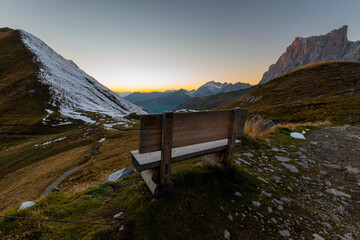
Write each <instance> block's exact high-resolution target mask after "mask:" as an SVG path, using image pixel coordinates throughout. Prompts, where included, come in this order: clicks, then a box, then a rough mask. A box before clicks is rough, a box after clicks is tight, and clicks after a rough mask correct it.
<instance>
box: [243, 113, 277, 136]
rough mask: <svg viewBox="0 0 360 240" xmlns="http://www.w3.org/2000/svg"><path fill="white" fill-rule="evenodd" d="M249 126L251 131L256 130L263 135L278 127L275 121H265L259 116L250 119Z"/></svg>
mask: <svg viewBox="0 0 360 240" xmlns="http://www.w3.org/2000/svg"><path fill="white" fill-rule="evenodd" d="M248 126H249V127H250V129H256V131H257V132H260V133H262V132H265V131H267V130H270V129H272V128H274V127H275V126H276V125H275V123H274V122H273V121H271V120H265V119H263V118H262V117H260V116H259V115H257V116H255V117H253V118H252V119H250V121H249V122H248Z"/></svg>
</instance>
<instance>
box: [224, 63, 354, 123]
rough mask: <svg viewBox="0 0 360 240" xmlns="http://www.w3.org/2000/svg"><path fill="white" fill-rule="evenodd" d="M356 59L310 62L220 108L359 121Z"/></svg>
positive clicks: (290, 118)
mask: <svg viewBox="0 0 360 240" xmlns="http://www.w3.org/2000/svg"><path fill="white" fill-rule="evenodd" d="M359 99H360V63H350V62H328V63H314V64H310V65H307V66H304V67H301V68H298V69H296V70H293V71H291V72H289V73H287V74H284V75H282V76H280V77H278V78H275V79H273V80H271V81H270V82H268V83H266V84H264V85H262V86H261V87H259V88H258V89H255V90H254V91H252V92H250V93H248V94H247V95H245V96H243V97H241V98H240V99H238V100H236V101H234V102H232V103H230V104H228V105H226V106H223V107H220V108H233V107H243V108H248V109H249V116H250V117H251V116H254V115H261V116H262V117H263V118H267V119H272V120H275V121H287V122H307V121H324V120H330V121H332V122H335V123H359V122H360V101H359Z"/></svg>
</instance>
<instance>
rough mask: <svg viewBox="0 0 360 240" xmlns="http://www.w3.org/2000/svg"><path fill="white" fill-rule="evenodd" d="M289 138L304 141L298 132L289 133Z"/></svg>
mask: <svg viewBox="0 0 360 240" xmlns="http://www.w3.org/2000/svg"><path fill="white" fill-rule="evenodd" d="M290 136H291V137H293V138H296V139H306V138H305V137H304V135H303V134H301V133H298V132H292V133H290Z"/></svg>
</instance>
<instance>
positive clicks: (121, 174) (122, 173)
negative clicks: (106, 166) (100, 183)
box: [106, 168, 134, 182]
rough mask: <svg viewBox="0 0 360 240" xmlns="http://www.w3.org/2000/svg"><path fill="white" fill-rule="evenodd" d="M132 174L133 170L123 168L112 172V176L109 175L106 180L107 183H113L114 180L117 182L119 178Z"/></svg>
mask: <svg viewBox="0 0 360 240" xmlns="http://www.w3.org/2000/svg"><path fill="white" fill-rule="evenodd" d="M133 173H134V170H132V169H130V168H123V169H121V170H119V171H116V172H113V173H112V174H110V176H109V177H108V179H107V180H106V181H107V182H110V181H112V182H115V181H116V180H119V179H120V178H123V177H126V176H129V175H132V174H133Z"/></svg>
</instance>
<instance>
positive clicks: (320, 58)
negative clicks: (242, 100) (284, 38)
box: [259, 25, 360, 84]
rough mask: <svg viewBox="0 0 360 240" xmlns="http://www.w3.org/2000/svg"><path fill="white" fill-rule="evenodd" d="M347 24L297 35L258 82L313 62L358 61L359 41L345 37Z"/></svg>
mask: <svg viewBox="0 0 360 240" xmlns="http://www.w3.org/2000/svg"><path fill="white" fill-rule="evenodd" d="M347 29H348V26H346V25H345V26H343V27H341V28H339V29H336V30H333V31H331V32H329V33H328V34H326V35H321V36H314V37H308V38H303V37H297V38H295V40H294V41H293V43H292V44H291V45H290V46H288V47H287V49H286V51H285V53H283V54H282V55H281V56H280V58H279V59H278V60H277V62H276V63H275V64H272V65H271V66H270V67H269V70H268V71H267V72H265V73H264V75H263V77H262V79H261V81H260V82H259V84H264V83H266V82H268V81H270V80H271V79H274V78H276V77H279V76H281V75H283V74H285V73H287V72H289V71H291V70H293V69H296V68H298V67H301V66H304V65H307V64H310V63H315V62H330V61H344V62H360V41H356V42H352V41H348V39H347Z"/></svg>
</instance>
